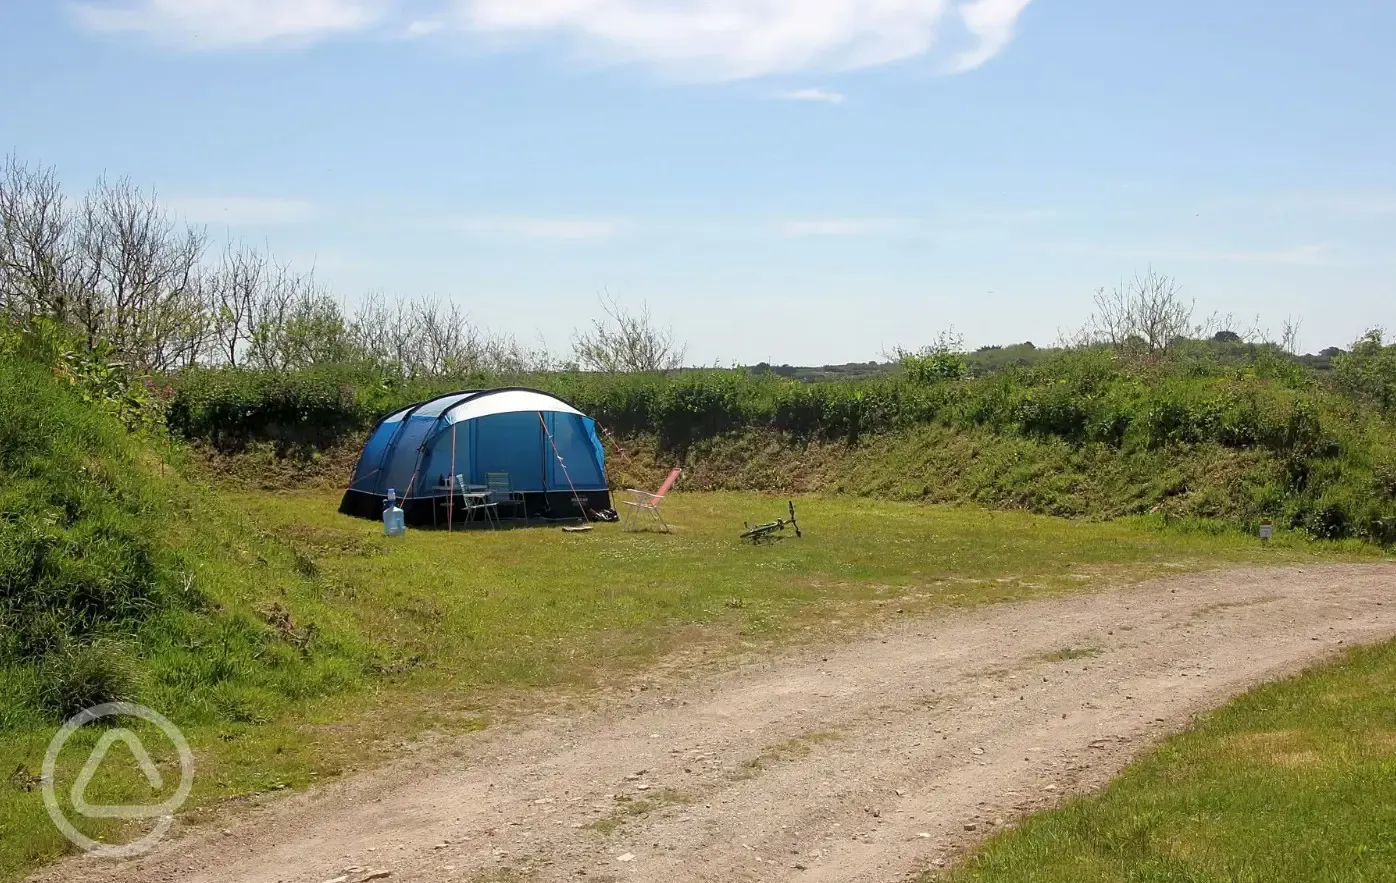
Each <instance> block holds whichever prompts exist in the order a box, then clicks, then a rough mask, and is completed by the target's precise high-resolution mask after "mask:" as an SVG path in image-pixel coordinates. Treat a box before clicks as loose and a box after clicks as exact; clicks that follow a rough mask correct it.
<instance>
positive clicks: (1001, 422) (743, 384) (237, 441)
mask: <svg viewBox="0 0 1396 883" xmlns="http://www.w3.org/2000/svg"><path fill="white" fill-rule="evenodd" d="M1350 373H1354V374H1355V373H1357V372H1350ZM1370 374H1371V372H1368V374H1367V375H1364V376H1365V377H1367V380H1366V387H1365V388H1367V389H1370V388H1376V387H1377V384H1376V382H1375V381H1373V380H1371V379H1370ZM173 382H174V397H173V400H172V402H171V404H170V408H169V425H170V428H171V429H172V430H173V431H174V432H176V433H177V434H179V435H181V436H183V437H185V438H187V439H190V440H193V441H196V442H199V443H202V444H206V445H208V446H210V447H213V448H216V449H218V450H220V451H224V452H233V451H237V450H240V449H241V448H242V447H244V446H246V445H249V444H257V443H265V442H272V443H274V444H275V445H277V446H278V448H279V449H281V450H285V451H289V450H294V449H308V450H318V449H322V448H325V447H329V446H333V445H336V444H339V443H342V442H344V441H346V440H350V439H358V438H360V437H361V436H362V434H363V433H364V432H365V431H366V430H367V429H368V428H369V427H370V426H372V425H373V423H374V422H375V421H376V420H378V419H379V418H380V417H382V416H383V415H384V414H387V413H389V412H391V411H393V410H395V409H398V408H401V407H403V406H405V405H407V404H410V403H412V402H415V401H421V400H425V399H428V398H431V397H432V396H434V395H437V394H439V393H443V392H447V391H451V390H455V389H469V388H491V387H497V386H530V387H535V388H538V389H542V390H545V391H547V392H550V393H553V394H555V395H557V396H559V397H561V398H562V399H564V400H566V401H569V402H571V403H572V404H574V405H575V406H577V407H578V408H580V409H581V410H583V411H584V412H586V413H588V414H590V415H592V416H593V417H595V418H596V419H597V420H598V421H599V422H600V423H601V425H602V426H603V427H604V428H605V429H606V430H607V432H609V433H610V434H611V435H612V436H615V437H620V438H627V437H635V436H641V435H648V436H655V437H657V439H658V440H659V443H660V445H661V446H662V447H663V449H665V450H667V451H670V452H674V453H675V454H677V455H678V456H680V457H681V456H682V455H683V454H684V452H686V451H688V450H690V449H691V448H693V446H695V445H698V444H700V443H703V442H708V441H711V440H713V439H718V438H721V437H723V436H726V435H730V434H733V433H740V432H746V431H753V430H757V431H768V432H773V433H776V434H778V435H779V436H780V437H782V438H785V439H786V440H787V441H788V442H789V443H791V444H801V443H807V442H840V443H847V444H857V443H859V442H861V441H864V440H866V439H868V438H870V437H873V436H878V435H880V434H884V433H889V432H902V431H906V430H910V429H913V428H915V427H918V426H926V425H936V426H942V427H946V428H949V429H955V430H962V431H974V432H985V431H987V432H990V433H994V434H999V435H1004V436H1008V437H1019V438H1026V439H1038V440H1041V441H1044V442H1051V443H1064V444H1066V445H1068V446H1072V447H1076V448H1087V447H1097V446H1098V447H1103V448H1106V449H1109V450H1113V451H1116V452H1118V453H1119V454H1121V455H1123V456H1131V455H1132V454H1133V452H1138V453H1139V454H1141V455H1142V454H1143V453H1145V452H1160V451H1175V452H1176V451H1187V450H1189V449H1194V448H1202V447H1219V448H1222V449H1227V450H1236V451H1255V452H1261V453H1263V454H1265V455H1266V457H1267V460H1266V462H1268V463H1271V464H1272V467H1273V468H1272V472H1273V476H1272V477H1271V478H1267V479H1266V480H1265V481H1263V482H1258V483H1257V484H1256V486H1255V487H1254V488H1252V491H1253V494H1252V496H1253V497H1254V503H1253V505H1252V507H1251V511H1250V513H1249V514H1250V515H1256V516H1258V515H1273V516H1276V517H1282V518H1284V519H1286V520H1288V521H1290V522H1291V523H1292V525H1293V526H1295V527H1301V528H1303V529H1306V530H1309V531H1310V532H1311V533H1312V534H1314V535H1315V536H1320V537H1348V536H1360V537H1366V538H1368V539H1371V540H1375V541H1379V542H1388V543H1389V542H1392V541H1393V539H1396V502H1393V500H1392V497H1391V495H1390V494H1388V493H1386V492H1385V491H1383V490H1381V489H1382V488H1385V487H1388V486H1389V483H1390V482H1391V478H1390V475H1391V473H1392V472H1393V471H1396V467H1392V466H1390V465H1389V464H1390V462H1391V460H1390V459H1389V456H1388V453H1387V452H1389V451H1390V450H1391V449H1392V444H1393V442H1394V441H1396V428H1394V427H1393V425H1392V423H1391V421H1390V418H1389V417H1388V416H1385V415H1384V414H1383V413H1382V411H1381V410H1380V409H1379V408H1374V407H1371V403H1370V402H1368V401H1362V400H1360V399H1358V398H1356V397H1354V396H1351V395H1345V394H1343V393H1341V392H1339V391H1335V390H1332V389H1328V388H1325V387H1324V386H1323V385H1321V384H1320V383H1319V382H1318V381H1316V380H1315V379H1313V378H1312V377H1311V376H1310V375H1309V374H1307V373H1305V372H1304V371H1303V370H1302V369H1300V370H1297V371H1296V370H1293V365H1292V363H1287V362H1283V361H1282V360H1278V359H1272V358H1259V359H1257V360H1255V361H1254V362H1251V363H1248V364H1242V365H1226V364H1222V363H1218V362H1208V361H1206V360H1205V359H1202V358H1189V359H1185V360H1178V361H1176V362H1172V363H1165V364H1140V363H1133V362H1129V361H1127V360H1124V359H1121V358H1119V357H1117V356H1116V355H1115V354H1114V353H1112V352H1111V351H1109V350H1108V349H1103V348H1083V349H1077V350H1066V351H1063V352H1061V353H1059V354H1057V355H1055V356H1053V357H1051V358H1047V359H1043V360H1040V361H1039V362H1037V363H1035V364H1034V365H1032V366H1030V367H1021V366H1010V367H1008V368H1006V369H1005V370H1003V371H1000V372H998V373H995V374H991V375H988V376H982V377H967V376H963V375H959V376H957V375H954V374H950V373H946V374H945V376H942V375H940V374H935V373H929V374H928V373H927V372H920V373H915V374H907V373H903V374H892V375H888V376H883V377H876V378H872V379H864V380H855V381H830V382H819V383H801V382H798V381H795V380H791V379H787V378H784V377H781V376H779V375H775V374H771V373H760V374H758V373H754V372H747V371H744V370H695V371H681V372H673V373H668V374H596V373H577V372H571V373H562V372H559V373H549V374H537V375H507V376H506V375H475V376H467V377H463V378H456V379H452V380H449V381H445V380H432V381H413V380H407V379H404V378H400V377H394V376H392V375H390V374H385V373H383V372H381V371H378V370H376V369H372V368H367V367H363V366H335V367H323V368H318V369H315V370H311V371H303V372H295V373H268V372H257V371H245V370H227V369H197V370H193V371H188V372H185V373H183V374H181V375H180V376H178V377H177V378H175V380H174V381H173ZM1257 481H1258V480H1257ZM1019 496H1021V494H1019ZM1028 496H1032V495H1028ZM1157 502H1161V501H1158V500H1156V501H1155V503H1157Z"/></svg>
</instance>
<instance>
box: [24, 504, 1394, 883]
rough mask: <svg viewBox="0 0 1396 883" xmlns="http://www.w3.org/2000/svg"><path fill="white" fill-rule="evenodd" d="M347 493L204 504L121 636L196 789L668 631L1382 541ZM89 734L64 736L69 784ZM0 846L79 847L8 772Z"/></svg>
mask: <svg viewBox="0 0 1396 883" xmlns="http://www.w3.org/2000/svg"><path fill="white" fill-rule="evenodd" d="M336 502H337V494H336V492H334V491H322V492H305V493H287V494H263V493H248V494H243V495H238V496H232V497H209V498H206V499H204V500H203V505H206V506H209V507H217V509H216V510H215V509H212V508H210V509H208V510H206V512H205V514H204V516H203V517H202V518H201V520H200V521H198V522H196V523H194V524H189V525H185V526H184V527H183V528H180V530H181V531H182V534H181V536H180V540H179V542H180V545H181V546H182V547H183V548H184V549H185V550H186V551H185V554H186V556H187V559H186V560H188V561H189V562H191V566H193V567H194V568H195V572H196V573H197V574H198V575H199V576H198V580H197V582H198V585H199V586H200V592H201V594H202V595H203V596H204V597H205V599H206V601H205V603H204V605H203V606H202V608H201V609H200V611H190V610H186V609H182V608H179V607H175V608H172V609H170V610H166V611H164V612H162V613H159V614H158V615H155V616H153V617H152V618H151V619H149V620H147V621H145V622H144V624H142V625H140V626H139V627H138V628H137V629H136V630H135V633H134V634H135V637H136V638H137V640H136V641H134V642H132V643H131V644H130V645H129V647H128V649H127V650H126V651H125V652H126V653H127V659H128V660H129V662H130V664H131V666H132V668H133V670H134V672H135V675H136V677H135V680H134V681H133V683H132V690H131V698H134V699H136V700H138V701H141V702H144V703H146V704H148V705H150V706H152V707H154V708H156V709H158V710H160V711H161V712H162V713H164V714H166V715H167V716H169V717H170V718H171V719H173V720H174V721H175V722H176V723H177V724H178V725H179V726H181V727H182V728H183V729H184V731H185V733H186V734H187V735H188V737H189V739H190V741H191V743H192V744H193V746H194V750H195V753H196V756H197V758H198V763H199V775H198V778H197V780H196V786H195V790H194V797H193V800H192V802H191V806H193V807H199V806H203V807H216V806H217V805H219V804H220V803H221V802H223V801H226V800H228V799H230V798H234V797H238V796H241V795H246V794H249V793H255V792H263V791H268V790H277V789H280V788H286V787H292V788H294V787H300V786H303V785H305V784H308V783H311V782H314V781H318V780H321V779H323V778H325V777H328V776H334V775H337V774H339V773H341V772H343V771H344V770H348V769H353V768H361V767H364V766H368V765H372V764H375V763H378V762H381V761H382V760H383V759H384V758H386V757H388V756H391V755H392V754H394V753H397V752H398V751H400V750H401V749H400V746H401V743H402V741H403V740H404V739H408V738H410V737H412V736H413V735H415V734H419V733H421V732H423V731H426V730H436V731H445V732H459V731H461V730H466V729H470V728H474V727H479V726H484V725H486V724H488V722H489V721H490V720H491V719H492V717H493V716H494V715H496V714H498V713H500V712H501V710H504V713H507V709H508V708H510V707H513V706H514V703H515V700H511V699H510V698H509V697H511V696H522V695H524V694H522V693H519V691H521V690H529V691H531V690H536V689H538V688H545V689H549V690H552V689H556V690H560V691H561V693H562V694H563V695H566V694H571V693H574V692H576V691H579V690H580V691H586V690H588V689H590V688H592V687H595V686H596V685H598V684H601V683H604V682H606V681H608V680H609V679H610V678H612V677H615V676H617V675H624V674H627V673H629V672H634V671H638V670H639V669H640V668H641V667H642V666H645V665H648V664H653V663H655V662H656V661H657V660H660V659H661V658H663V657H664V656H665V655H666V654H669V653H672V652H682V654H683V656H682V658H683V659H685V660H686V662H685V664H686V665H689V666H691V665H701V664H702V661H703V660H709V659H711V660H716V659H720V658H721V657H722V656H723V655H724V654H726V653H729V652H731V651H734V650H741V649H757V650H759V649H764V648H768V647H769V646H771V645H772V644H773V643H777V642H781V641H786V640H797V639H809V638H812V637H816V636H824V637H827V636H832V635H836V634H844V633H847V632H849V631H850V630H856V628H857V627H858V626H859V624H860V623H865V622H874V621H876V619H877V618H878V617H881V616H896V615H898V613H900V612H902V611H905V612H906V613H909V614H910V613H916V612H918V611H924V610H929V609H933V608H935V607H937V606H942V605H964V604H976V603H986V602H993V601H1000V600H1007V599H1014V598H1027V597H1034V596H1039V595H1042V594H1045V593H1051V592H1062V591H1080V590H1083V589H1092V588H1096V587H1102V586H1106V585H1113V584H1118V583H1121V582H1128V581H1132V580H1135V579H1138V578H1142V577H1146V576H1151V575H1157V574H1164V573H1172V572H1178V571H1186V570H1194V569H1202V568H1209V567H1216V566H1221V565H1224V564H1226V563H1228V562H1257V561H1271V562H1276V563H1279V562H1285V561H1292V560H1296V559H1300V558H1306V557H1311V556H1312V555H1313V554H1314V553H1315V551H1316V550H1321V551H1322V552H1323V553H1325V554H1328V555H1332V556H1341V557H1348V556H1352V555H1357V556H1359V557H1360V556H1365V555H1370V554H1371V552H1370V551H1368V550H1366V549H1365V548H1364V547H1362V546H1360V545H1351V544H1350V545H1346V546H1345V545H1343V544H1323V545H1321V546H1317V547H1316V546H1314V545H1313V544H1312V543H1310V542H1308V541H1307V540H1305V539H1303V538H1302V537H1300V536H1299V535H1297V534H1292V533H1291V534H1285V535H1284V536H1282V538H1281V540H1280V542H1279V543H1278V544H1277V545H1275V546H1272V547H1270V548H1268V549H1260V548H1258V546H1257V545H1256V544H1255V543H1254V542H1253V541H1252V540H1251V539H1250V538H1248V537H1244V536H1240V535H1236V534H1232V533H1228V532H1213V531H1210V530H1201V529H1198V530H1186V529H1184V528H1183V527H1181V526H1175V527H1174V528H1172V529H1162V528H1161V527H1160V522H1159V521H1158V520H1157V519H1146V520H1142V521H1125V522H1117V523H1111V524H1092V523H1076V522H1069V521H1064V520H1059V519H1050V518H1043V517H1038V516H1033V515H1028V514H1023V513H993V512H985V511H979V510H972V509H958V508H927V507H922V506H914V505H908V504H899V503H886V502H876V501H871V500H863V501H847V500H842V499H826V498H814V499H809V500H806V501H804V502H803V503H801V508H800V517H801V524H802V526H804V527H805V529H806V535H805V538H804V539H801V540H795V539H793V538H792V539H788V540H785V541H783V542H780V543H778V544H776V545H773V546H767V547H762V548H753V547H752V546H750V545H744V544H742V543H740V542H739V541H738V540H737V537H736V534H737V532H738V531H739V530H740V527H741V523H742V521H743V520H748V521H757V520H764V519H767V518H771V517H776V516H778V515H780V514H781V511H782V510H783V508H784V504H783V500H780V499H776V498H771V497H762V496H758V495H754V494H747V493H717V494H692V495H679V496H676V497H674V498H673V499H672V500H671V505H672V512H671V518H672V520H673V521H674V522H675V523H676V524H677V525H678V526H679V528H678V530H677V532H676V533H675V534H674V535H671V536H665V535H658V534H638V535H635V534H627V533H624V532H622V531H621V530H620V529H619V528H618V527H617V526H614V525H605V526H602V527H600V528H598V530H596V531H595V532H593V533H591V534H584V535H576V536H573V535H568V534H564V533H562V532H561V531H558V530H556V529H546V528H539V529H524V530H512V531H501V532H497V533H496V532H470V533H464V534H462V533H456V534H454V535H448V534H445V533H434V532H425V531H414V532H412V533H410V534H409V536H408V537H407V539H406V540H405V541H403V542H400V543H389V542H388V541H387V540H385V539H384V538H383V537H382V536H381V528H380V526H379V525H376V524H375V523H372V522H365V521H356V520H352V519H347V518H344V517H342V516H340V515H338V514H337V513H336V512H335V504H336ZM217 512H221V514H217V515H216V517H215V514H216V513H217ZM36 671H37V669H34V668H32V667H31V668H27V669H26V668H25V667H23V666H20V667H18V668H16V667H11V668H9V669H7V670H6V672H5V683H8V684H14V683H25V681H24V680H23V679H24V678H29V681H28V682H29V683H33V682H34V677H35V672H36ZM26 672H27V673H26ZM16 677H18V678H20V680H14V678H16ZM20 698H21V700H23V701H27V700H24V697H22V696H21V697H20ZM527 701H528V702H529V703H536V702H537V701H538V699H537V697H536V696H535V697H534V698H532V699H529V700H527ZM27 707H28V708H29V709H30V710H29V711H28V712H26V713H25V714H23V715H19V716H11V717H10V718H9V719H7V721H6V723H5V725H4V726H3V727H0V767H3V768H4V769H5V770H14V769H16V768H20V767H22V768H23V769H25V770H27V771H28V772H29V773H31V774H32V773H36V772H37V771H38V767H39V764H40V760H41V759H42V756H43V752H44V749H45V747H46V745H47V742H48V740H49V738H50V737H51V735H52V734H53V732H54V731H55V729H56V728H57V723H58V717H57V716H56V715H55V714H53V713H50V712H45V711H44V710H43V709H42V708H41V707H40V706H38V705H35V704H33V703H29V705H28V706H27ZM366 734H372V735H371V736H366ZM95 737H96V735H95V734H85V735H84V736H83V737H82V738H83V739H86V740H87V742H83V741H81V740H80V741H78V742H75V743H74V746H73V747H72V748H71V749H70V750H68V751H65V752H64V754H63V757H62V764H61V765H60V776H59V784H60V789H59V790H60V794H65V795H66V793H67V790H66V789H67V788H68V787H70V783H71V782H72V776H73V775H75V773H76V767H77V766H78V765H80V763H81V762H82V761H83V760H85V758H86V754H85V753H84V752H83V751H82V750H81V749H82V747H83V746H85V745H87V743H89V742H91V741H93V740H95ZM157 742H158V740H157ZM166 760H167V761H168V760H169V758H166ZM103 775H105V773H103ZM96 787H97V788H98V789H99V792H98V793H100V794H102V795H104V796H110V797H113V798H115V797H119V796H130V795H134V794H138V793H140V791H141V789H142V788H143V787H144V785H143V783H142V782H141V781H140V780H139V778H138V777H136V778H130V779H122V778H117V779H113V780H106V779H103V778H101V776H99V779H98V781H97V782H96ZM65 800H66V797H65ZM192 818H193V819H194V820H196V821H197V820H198V819H200V818H203V816H202V815H201V814H199V813H195V814H194V815H193V816H192ZM83 829H84V830H91V831H93V832H94V833H102V834H104V835H106V836H112V837H119V836H121V832H120V830H119V829H116V828H114V827H111V826H101V825H95V826H93V825H92V823H87V822H84V823H83ZM0 843H2V844H3V848H0V879H4V880H10V879H14V878H16V877H17V876H18V875H19V874H20V873H22V871H23V870H24V869H25V868H27V867H32V866H33V864H34V863H36V862H41V861H45V860H48V859H51V858H53V857H55V856H57V855H59V854H62V853H63V852H64V850H65V849H66V843H65V841H63V840H62V839H61V837H60V836H59V834H58V833H57V831H56V830H55V829H54V828H53V826H52V825H51V824H50V822H49V820H48V818H47V817H46V815H45V813H44V809H43V806H42V802H41V800H40V795H39V794H38V793H37V792H27V791H24V790H20V789H17V788H14V787H5V786H4V785H0Z"/></svg>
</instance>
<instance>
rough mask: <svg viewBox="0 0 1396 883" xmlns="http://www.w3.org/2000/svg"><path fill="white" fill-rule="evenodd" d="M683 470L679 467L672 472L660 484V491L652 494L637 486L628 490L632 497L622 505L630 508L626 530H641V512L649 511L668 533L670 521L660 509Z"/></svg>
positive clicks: (625, 525)
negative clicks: (637, 488) (665, 518)
mask: <svg viewBox="0 0 1396 883" xmlns="http://www.w3.org/2000/svg"><path fill="white" fill-rule="evenodd" d="M682 472H683V470H682V469H678V468H675V469H674V471H673V472H670V473H669V477H668V478H666V479H664V484H662V485H660V486H659V492H658V493H654V494H651V493H649V492H647V491H642V490H636V489H635V488H631V489H630V490H628V491H626V493H627V494H630V499H628V500H625V501H623V503H622V505H624V506H628V507H630V508H629V509H628V510H627V514H628V516H629V517H627V518H626V521H625V524H624V525H623V526H624V528H625V529H626V530H639V529H640V513H642V512H648V513H649V514H650V515H651V516H653V518H654V520H655V521H657V522H658V523H659V526H660V527H662V528H663V529H664V532H665V533H668V532H669V522H667V521H665V520H664V513H663V512H661V511H660V507H661V506H662V505H663V504H664V498H665V497H667V496H668V495H669V491H671V490H673V489H674V482H676V481H678V480H679V474H680V473H682Z"/></svg>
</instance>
